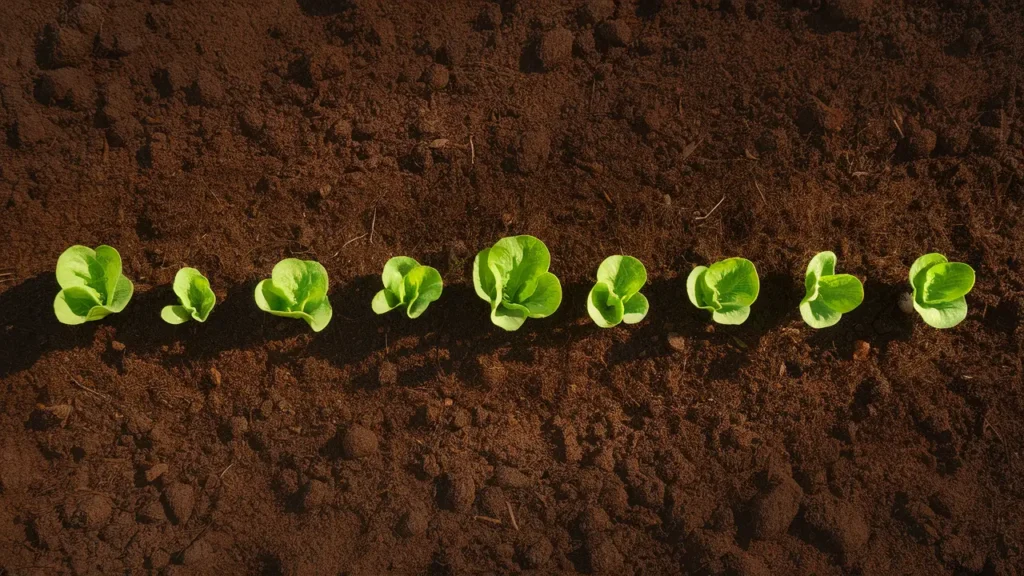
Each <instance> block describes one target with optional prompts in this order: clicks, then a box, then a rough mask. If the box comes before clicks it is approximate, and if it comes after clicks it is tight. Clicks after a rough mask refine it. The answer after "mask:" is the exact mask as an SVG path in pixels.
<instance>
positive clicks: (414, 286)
mask: <svg viewBox="0 0 1024 576" xmlns="http://www.w3.org/2000/svg"><path fill="white" fill-rule="evenodd" d="M381 279H382V280H383V281H384V289H383V290H381V291H380V292H377V295H376V296H374V297H373V304H372V306H373V311H374V312H376V313H377V314H384V313H385V312H390V311H392V310H394V309H395V308H398V307H399V306H404V307H405V313H406V314H407V315H408V316H409V318H419V317H420V314H423V313H424V312H426V310H427V306H430V303H431V302H433V301H435V300H437V299H438V298H440V297H441V290H442V289H443V288H444V283H443V282H442V281H441V274H440V273H439V272H438V271H437V270H435V269H434V268H431V267H430V266H422V265H420V263H419V262H417V261H415V260H413V259H412V258H409V257H408V256H395V257H394V258H392V259H390V260H388V261H387V264H384V273H383V274H381Z"/></svg>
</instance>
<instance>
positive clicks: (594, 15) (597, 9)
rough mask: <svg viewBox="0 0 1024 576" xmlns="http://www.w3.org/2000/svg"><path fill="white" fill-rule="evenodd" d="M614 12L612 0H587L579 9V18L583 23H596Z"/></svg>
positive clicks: (609, 16)
mask: <svg viewBox="0 0 1024 576" xmlns="http://www.w3.org/2000/svg"><path fill="white" fill-rule="evenodd" d="M614 13H615V2H614V0H587V2H586V3H585V4H584V5H583V7H582V8H581V9H580V18H581V19H582V20H583V22H584V23H585V24H597V23H598V22H601V21H602V20H604V19H605V18H611V17H612V14H614Z"/></svg>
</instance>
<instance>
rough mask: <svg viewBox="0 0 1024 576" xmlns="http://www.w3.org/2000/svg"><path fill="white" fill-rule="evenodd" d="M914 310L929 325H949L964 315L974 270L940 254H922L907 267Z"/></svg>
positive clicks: (947, 326) (962, 318)
mask: <svg viewBox="0 0 1024 576" xmlns="http://www.w3.org/2000/svg"><path fill="white" fill-rule="evenodd" d="M910 286H911V287H912V288H913V290H914V291H913V297H914V309H915V310H917V313H918V314H920V315H921V318H922V319H924V321H925V323H926V324H928V325H929V326H931V327H932V328H952V327H953V326H956V325H957V324H959V323H961V322H963V320H964V318H967V298H965V296H967V293H968V292H970V291H971V288H974V269H973V268H971V267H970V266H968V265H967V264H963V263H960V262H950V261H948V260H946V257H945V256H943V255H942V254H935V253H933V254H925V255H924V256H921V257H920V258H918V259H917V260H915V261H914V264H913V265H912V266H911V267H910Z"/></svg>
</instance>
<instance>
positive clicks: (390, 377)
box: [377, 361, 398, 386]
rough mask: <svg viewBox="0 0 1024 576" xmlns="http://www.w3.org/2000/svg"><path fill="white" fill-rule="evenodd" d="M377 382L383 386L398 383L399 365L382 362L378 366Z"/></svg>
mask: <svg viewBox="0 0 1024 576" xmlns="http://www.w3.org/2000/svg"><path fill="white" fill-rule="evenodd" d="M377 382H378V383H380V385H381V386H394V385H396V384H398V366H395V364H394V363H393V362H387V361H384V362H381V364H380V367H379V368H377Z"/></svg>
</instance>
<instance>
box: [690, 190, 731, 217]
mask: <svg viewBox="0 0 1024 576" xmlns="http://www.w3.org/2000/svg"><path fill="white" fill-rule="evenodd" d="M722 202H725V194H722V199H721V200H719V201H718V204H715V207H714V208H712V209H711V211H710V212H708V213H707V214H705V215H703V216H697V217H696V218H694V220H707V219H708V218H709V217H710V216H711V215H712V214H714V213H715V210H718V207H719V206H721V205H722Z"/></svg>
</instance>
